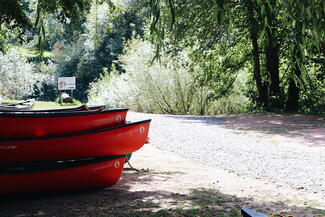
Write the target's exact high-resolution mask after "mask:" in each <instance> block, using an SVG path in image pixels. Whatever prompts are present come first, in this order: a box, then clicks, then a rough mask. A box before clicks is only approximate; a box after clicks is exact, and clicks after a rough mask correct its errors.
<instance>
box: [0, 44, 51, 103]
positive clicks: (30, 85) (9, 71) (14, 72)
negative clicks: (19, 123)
mask: <svg viewBox="0 0 325 217" xmlns="http://www.w3.org/2000/svg"><path fill="white" fill-rule="evenodd" d="M0 63H1V64H0V95H1V96H3V97H5V98H11V99H23V98H26V97H31V96H35V95H37V93H39V94H41V93H42V92H41V91H42V90H41V89H42V84H50V83H51V84H53V82H54V76H51V75H47V74H43V73H36V72H35V71H36V68H35V66H34V64H32V63H29V62H28V61H27V58H26V57H22V56H21V55H20V54H19V52H18V51H17V50H16V49H10V50H9V51H8V52H7V53H6V54H3V53H0ZM36 90H37V91H36Z"/></svg>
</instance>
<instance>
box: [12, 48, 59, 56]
mask: <svg viewBox="0 0 325 217" xmlns="http://www.w3.org/2000/svg"><path fill="white" fill-rule="evenodd" d="M16 48H17V50H18V51H19V53H20V54H21V55H22V56H24V57H27V58H31V57H38V56H39V53H38V51H35V50H29V49H27V48H25V47H16ZM43 57H44V58H52V57H53V53H52V52H50V51H44V53H43Z"/></svg>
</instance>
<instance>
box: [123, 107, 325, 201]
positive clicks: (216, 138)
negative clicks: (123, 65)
mask: <svg viewBox="0 0 325 217" xmlns="http://www.w3.org/2000/svg"><path fill="white" fill-rule="evenodd" d="M141 119H152V122H151V127H150V132H149V136H150V142H151V144H152V145H154V146H156V147H157V148H160V149H162V150H168V151H172V152H175V153H178V154H180V155H181V156H183V157H186V158H189V159H194V160H196V161H201V162H204V163H208V164H210V165H213V166H216V167H218V168H222V169H225V170H227V171H232V172H235V173H236V174H239V175H241V176H243V177H251V178H256V179H261V180H264V181H266V182H271V183H275V184H276V185H278V186H286V187H289V188H292V189H299V190H302V191H308V192H310V193H314V192H317V193H319V194H322V195H324V194H325V185H324V178H325V149H311V148H309V147H307V146H302V145H300V146H299V147H298V146H297V145H292V144H276V143H274V142H272V141H271V140H270V139H267V138H263V136H261V135H259V136H251V134H250V135H247V134H244V133H238V131H237V132H234V131H233V130H231V129H229V128H225V127H223V126H222V125H221V121H220V120H219V119H218V118H217V117H213V116H184V115H160V114H143V113H134V112H130V113H129V114H128V120H141ZM302 186H305V187H303V188H302Z"/></svg>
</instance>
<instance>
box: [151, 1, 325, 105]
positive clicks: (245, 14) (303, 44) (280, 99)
mask: <svg viewBox="0 0 325 217" xmlns="http://www.w3.org/2000/svg"><path fill="white" fill-rule="evenodd" d="M150 6H151V9H152V20H151V26H150V31H151V40H152V41H153V42H154V43H155V45H156V57H158V56H159V55H160V51H161V50H162V48H163V47H164V48H167V50H170V51H171V52H174V53H176V54H177V52H179V51H180V50H183V49H190V50H192V52H193V53H194V54H195V55H194V56H191V57H192V60H193V61H194V64H195V63H196V64H200V65H203V68H205V69H206V71H207V72H208V73H206V75H207V76H205V77H206V78H209V81H208V82H209V83H210V85H209V86H210V87H213V86H214V87H220V86H219V85H215V84H218V83H222V81H224V82H225V83H227V84H231V83H232V82H231V78H234V77H236V71H238V70H240V69H243V68H246V67H247V65H248V64H249V65H248V66H249V67H248V68H250V69H251V71H252V73H251V83H250V84H248V87H249V88H248V90H249V92H248V96H249V97H250V100H251V102H252V105H255V106H254V107H255V109H258V110H259V109H263V110H268V111H279V110H282V109H284V108H285V107H286V108H287V109H288V108H293V109H297V108H299V106H300V108H301V109H302V110H306V109H305V108H303V107H309V109H307V110H314V109H313V107H314V105H315V103H316V102H317V101H319V100H320V96H319V95H318V94H315V93H316V92H318V91H319V90H320V89H321V88H322V85H321V84H319V82H316V80H315V79H309V78H310V77H313V75H310V71H309V70H310V68H312V67H314V66H313V65H314V64H315V62H313V59H314V58H315V57H317V58H318V56H322V57H321V58H324V56H325V52H324V51H325V34H324V32H325V30H324V28H323V27H324V25H325V20H324V17H325V12H324V10H323V9H324V1H323V0H312V1H306V0H304V1H302V2H297V1H293V0H289V1H282V0H268V1H265V0H246V1H239V2H232V1H222V0H217V1H193V0H188V1H181V0H173V1H169V0H165V1H160V0H151V1H150ZM220 51H223V52H224V53H222V52H220ZM227 54H231V55H227ZM193 57H194V58H193ZM218 58H222V59H226V60H227V61H226V62H228V63H230V64H224V63H223V62H221V61H218ZM322 62H323V61H318V63H317V64H320V65H321V64H322ZM213 65H216V67H214V66H213ZM222 66H223V67H222ZM318 66H319V65H318ZM218 68H219V69H218ZM221 68H223V69H224V70H223V72H222V73H221V70H220V69H221ZM314 68H315V67H314ZM315 73H318V72H315ZM314 77H315V76H314ZM203 80H204V79H203ZM210 80H213V81H210ZM233 80H234V79H233ZM311 81H313V84H311V83H310V82H311ZM318 81H320V80H318ZM320 82H322V81H320ZM252 85H253V86H255V87H254V88H253V86H252ZM312 87H314V89H315V90H316V89H317V90H318V91H315V90H311V89H310V88H312ZM306 88H309V89H308V90H307V89H306ZM230 90H231V87H230V86H229V88H222V89H221V90H217V91H216V92H217V93H218V94H223V93H226V92H227V91H230ZM308 92H313V93H314V94H305V93H308ZM320 92H321V93H322V90H321V91H320ZM285 94H286V95H285ZM306 97H307V98H309V100H311V101H313V102H315V103H311V104H309V105H307V101H308V100H307V101H305V100H302V99H305V98H306ZM313 98H314V99H313ZM258 107H259V108H258Z"/></svg>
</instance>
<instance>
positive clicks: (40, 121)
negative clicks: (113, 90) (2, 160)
mask: <svg viewBox="0 0 325 217" xmlns="http://www.w3.org/2000/svg"><path fill="white" fill-rule="evenodd" d="M127 111H128V109H105V110H97V111H96V110H95V111H69V112H0V123H1V124H0V139H2V138H6V139H7V138H29V137H45V136H54V135H61V134H68V133H73V132H83V131H89V130H95V129H101V128H105V127H110V126H116V125H121V124H124V123H125V118H126V113H127Z"/></svg>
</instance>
